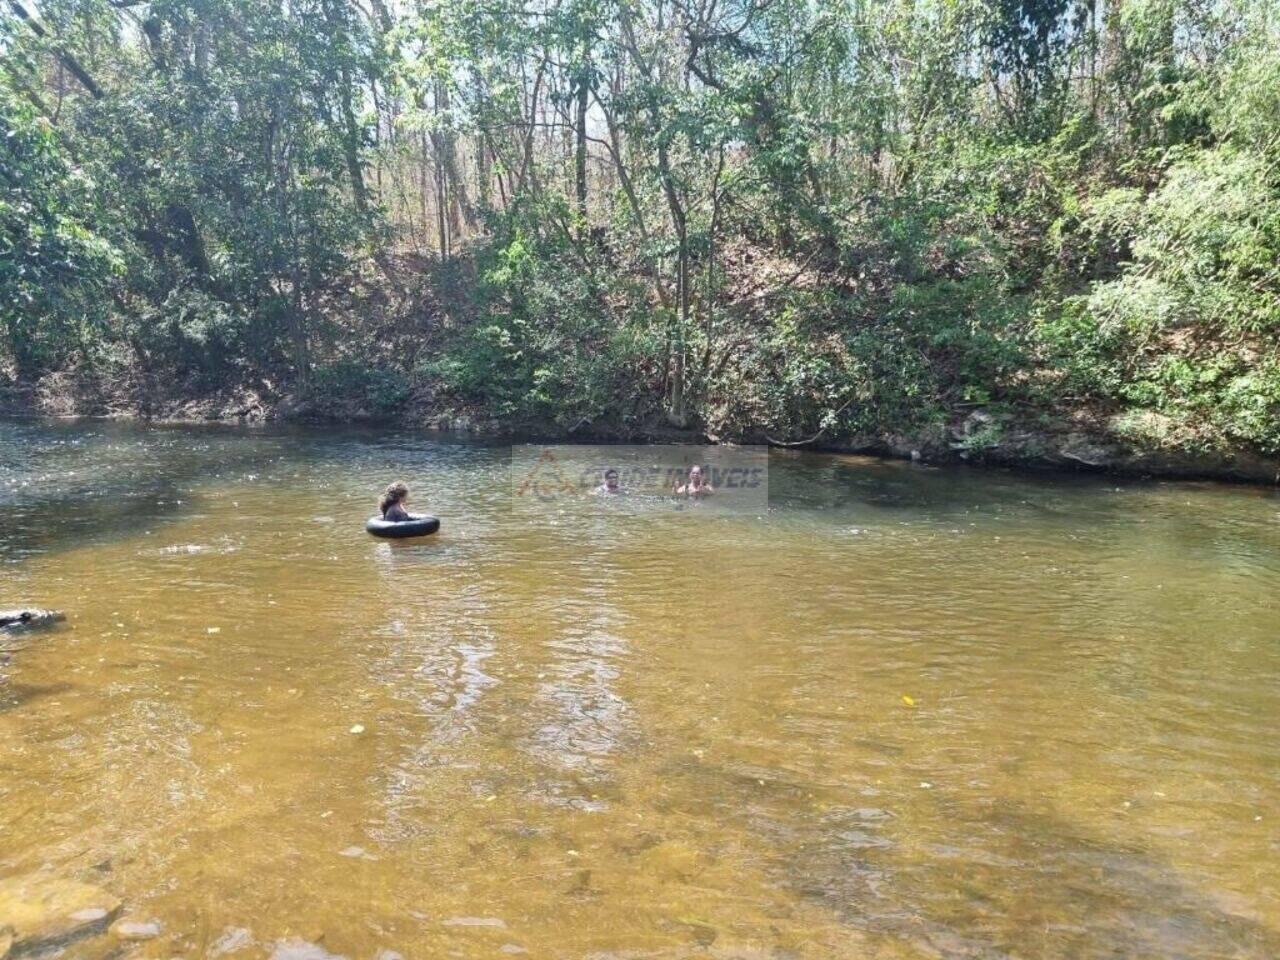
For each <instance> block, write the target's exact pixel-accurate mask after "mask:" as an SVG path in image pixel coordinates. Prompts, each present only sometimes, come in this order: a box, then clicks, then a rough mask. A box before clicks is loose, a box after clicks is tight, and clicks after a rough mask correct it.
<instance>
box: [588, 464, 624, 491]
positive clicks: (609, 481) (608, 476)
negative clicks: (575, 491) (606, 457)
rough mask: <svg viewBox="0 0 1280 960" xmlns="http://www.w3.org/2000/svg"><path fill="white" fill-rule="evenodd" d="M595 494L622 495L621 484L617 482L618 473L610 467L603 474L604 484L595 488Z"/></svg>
mask: <svg viewBox="0 0 1280 960" xmlns="http://www.w3.org/2000/svg"><path fill="white" fill-rule="evenodd" d="M595 492H596V493H622V492H623V491H622V484H621V483H619V482H618V471H617V470H615V469H614V468H613V467H610V468H609V469H608V470H606V471H605V472H604V483H602V484H600V486H598V487H596V490H595Z"/></svg>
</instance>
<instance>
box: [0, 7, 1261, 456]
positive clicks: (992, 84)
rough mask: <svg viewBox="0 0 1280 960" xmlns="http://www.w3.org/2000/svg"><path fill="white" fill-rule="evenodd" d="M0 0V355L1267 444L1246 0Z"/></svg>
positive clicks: (1256, 127)
mask: <svg viewBox="0 0 1280 960" xmlns="http://www.w3.org/2000/svg"><path fill="white" fill-rule="evenodd" d="M0 6H3V8H4V13H3V16H4V19H3V21H2V22H0V53H2V55H3V66H2V68H0V123H2V125H3V130H4V136H3V137H2V138H0V181H2V182H3V192H0V328H2V331H0V332H2V333H3V339H2V343H3V346H0V358H2V359H0V363H3V364H4V365H5V368H6V369H7V370H8V374H7V375H8V376H9V377H10V378H11V379H12V380H14V381H18V382H24V383H34V382H38V381H41V379H42V378H43V379H44V381H45V382H50V378H51V377H53V378H55V379H54V381H53V382H58V383H72V382H75V383H85V382H89V383H95V384H99V385H102V384H110V385H112V388H113V389H115V390H116V391H117V392H123V393H126V394H128V395H129V396H133V397H135V398H137V399H138V401H139V402H140V403H145V402H146V401H147V398H152V397H156V396H181V395H188V396H198V395H201V394H203V393H209V392H216V391H218V390H225V389H228V388H230V387H238V388H241V389H244V390H251V391H253V392H254V393H256V394H257V395H258V396H261V397H264V398H268V399H269V398H276V399H278V398H281V397H285V396H287V397H289V398H291V399H292V401H293V402H294V403H296V404H300V405H302V407H301V408H310V409H321V410H347V411H354V410H362V411H365V412H368V413H373V414H381V413H388V414H394V413H396V412H398V411H406V410H412V411H416V410H428V409H433V410H434V409H446V408H451V409H457V410H471V411H476V412H479V413H480V414H482V415H484V416H488V417H494V418H497V419H499V420H502V421H504V422H507V423H510V424H543V425H546V424H551V425H556V426H557V427H558V428H559V429H562V430H566V431H567V430H572V429H576V428H578V427H582V426H583V425H584V424H591V425H593V426H594V427H596V428H600V427H601V426H606V427H613V428H618V429H621V430H627V429H637V428H642V427H643V426H645V425H651V424H654V423H658V422H665V423H670V424H676V425H689V426H692V427H696V428H699V429H702V430H705V431H706V432H707V433H709V434H710V435H712V436H756V437H758V436H762V435H767V436H770V437H772V438H775V439H777V440H779V441H800V440H810V439H814V438H818V437H821V438H823V439H831V440H835V439H838V438H841V437H848V436H854V435H860V436H883V435H887V434H892V433H902V432H910V431H917V430H921V429H927V428H929V427H930V426H931V425H936V424H939V423H943V422H946V421H948V420H952V419H954V418H956V417H957V416H961V415H963V413H964V412H965V411H967V410H971V409H974V408H977V407H982V408H984V409H987V410H996V411H1001V410H1003V411H1016V412H1017V415H1018V416H1019V417H1020V418H1022V419H1024V420H1026V421H1028V422H1034V421H1035V420H1036V419H1037V418H1058V419H1063V418H1067V417H1075V418H1077V419H1079V418H1088V419H1089V420H1090V422H1092V423H1095V424H1099V425H1103V426H1104V427H1105V429H1107V430H1110V431H1113V432H1117V433H1119V434H1122V435H1126V436H1128V437H1130V438H1133V439H1134V440H1135V441H1137V442H1141V443H1145V444H1155V445H1168V446H1173V447H1184V448H1192V449H1213V448H1245V449H1253V450H1257V451H1261V452H1264V453H1275V452H1277V451H1280V348H1278V344H1280V338H1277V330H1278V329H1280V21H1278V20H1277V15H1278V14H1280V6H1278V5H1277V2H1276V0H1218V2H1213V3H1206V2H1202V0H1118V2H1116V3H1113V4H1107V5H1101V4H1098V3H1096V2H1094V0H914V2H912V0H908V2H895V0H833V2H821V3H819V2H814V0H405V2H404V3H403V4H395V5H392V4H389V3H387V2H384V0H291V2H288V3H285V2H279V0H153V2H137V0H2V2H0ZM58 377H61V378H63V379H62V380H57V379H56V378H58ZM68 389H69V388H68ZM991 441H992V438H991V437H988V436H985V435H984V430H978V431H976V432H974V433H972V434H971V436H970V437H969V440H968V441H967V442H970V443H971V444H973V445H975V446H979V447H980V446H981V445H982V444H983V443H987V442H991Z"/></svg>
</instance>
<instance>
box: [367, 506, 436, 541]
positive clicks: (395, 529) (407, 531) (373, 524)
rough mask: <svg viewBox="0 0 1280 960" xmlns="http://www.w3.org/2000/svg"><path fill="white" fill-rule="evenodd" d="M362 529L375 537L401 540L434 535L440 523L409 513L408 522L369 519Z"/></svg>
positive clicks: (425, 516) (424, 516) (423, 515)
mask: <svg viewBox="0 0 1280 960" xmlns="http://www.w3.org/2000/svg"><path fill="white" fill-rule="evenodd" d="M364 528H365V530H367V531H368V532H369V533H371V534H373V535H374V536H375V537H389V538H390V539H393V540H402V539H404V538H405V537H425V536H427V535H428V534H431V533H435V532H436V531H437V530H439V529H440V521H439V520H438V519H436V518H435V517H432V516H428V515H426V514H416V513H411V514H409V519H408V520H384V519H383V518H382V517H370V518H369V519H368V521H367V522H366V523H365V525H364Z"/></svg>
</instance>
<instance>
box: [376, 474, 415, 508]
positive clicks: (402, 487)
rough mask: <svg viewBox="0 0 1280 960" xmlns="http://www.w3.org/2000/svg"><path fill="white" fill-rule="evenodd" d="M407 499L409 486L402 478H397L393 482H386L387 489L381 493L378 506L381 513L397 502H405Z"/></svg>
mask: <svg viewBox="0 0 1280 960" xmlns="http://www.w3.org/2000/svg"><path fill="white" fill-rule="evenodd" d="M408 500H409V486H408V484H406V483H405V482H404V481H403V480H397V481H396V482H395V483H392V484H388V485H387V489H386V490H384V491H383V493H382V499H381V500H380V501H378V506H379V507H380V508H381V510H382V512H383V513H386V512H387V509H388V508H389V507H391V506H393V505H394V504H397V503H406V502H408Z"/></svg>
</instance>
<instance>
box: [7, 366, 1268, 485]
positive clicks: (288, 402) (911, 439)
mask: <svg viewBox="0 0 1280 960" xmlns="http://www.w3.org/2000/svg"><path fill="white" fill-rule="evenodd" d="M0 416H17V417H56V418H102V419H112V420H140V421H149V422H155V423H226V424H258V423H299V424H317V423H328V424H361V423H367V424H371V425H373V424H377V425H397V426H406V427H419V428H424V429H431V430H442V431H450V432H457V433H462V434H466V435H470V436H475V437H481V438H489V439H509V440H542V441H554V442H597V443H622V442H625V443H756V444H766V445H769V446H773V447H778V448H782V449H807V450H813V451H823V452H832V453H854V454H868V455H876V456H884V457H893V458H899V459H910V460H914V461H919V462H924V463H933V464H947V463H969V464H977V465H981V464H989V465H993V466H1001V467H1014V468H1019V469H1033V470H1034V469H1055V470H1063V469H1066V470H1081V471H1089V472H1104V473H1105V472H1110V473H1116V474H1121V475H1129V476H1151V477H1167V478H1173V479H1188V480H1190V479H1209V480H1224V481H1233V482H1245V483H1254V484H1264V485H1268V486H1274V485H1276V484H1280V457H1275V456H1265V455H1263V454H1260V453H1258V452H1257V451H1253V450H1248V449H1244V448H1230V447H1218V448H1205V447H1203V446H1197V445H1195V444H1194V443H1189V442H1188V439H1187V438H1180V437H1177V436H1175V435H1172V431H1171V429H1170V428H1169V426H1168V425H1167V424H1166V423H1163V422H1162V421H1161V420H1160V418H1158V417H1157V416H1155V415H1153V414H1148V415H1145V416H1141V417H1135V416H1134V415H1132V414H1111V415H1108V414H1106V413H1105V412H1100V411H1096V410H1084V409H1081V410H1075V411H1066V412H1062V413H1053V414H1049V413H1046V412H1045V411H1031V412H1018V411H1010V410H1006V409H1001V408H999V407H990V408H987V407H977V406H970V407H967V408H965V409H962V410H959V411H956V412H955V414H954V416H953V417H952V418H951V419H950V420H949V421H948V422H946V423H937V424H933V425H931V426H928V427H925V428H917V429H910V430H904V431H902V432H899V433H886V434H882V435H870V434H868V435H853V436H843V437H842V436H838V435H819V436H816V437H812V438H810V439H808V440H806V441H802V442H799V443H787V442H781V443H780V442H777V441H776V440H775V439H774V438H772V437H770V436H769V435H768V434H767V432H765V431H763V430H745V431H734V432H732V433H728V434H721V433H717V432H715V431H713V430H708V429H705V428H697V427H694V428H689V429H678V428H675V427H672V426H671V425H669V424H667V423H666V422H664V421H662V420H661V419H658V418H650V419H649V420H647V421H642V422H636V423H627V424H621V423H615V422H603V423H601V422H590V421H586V420H583V421H580V422H578V423H576V424H569V425H566V424H558V423H555V422H552V421H544V422H540V423H528V422H522V423H518V424H512V423H510V422H504V421H503V420H502V419H501V418H498V417H494V416H492V415H489V414H487V413H486V412H485V411H483V410H460V409H457V408H456V407H453V406H451V405H449V404H447V403H443V402H440V401H439V400H438V399H437V398H435V397H433V396H431V395H430V394H426V395H420V396H414V397H410V398H408V399H407V400H406V401H405V402H404V403H403V405H401V406H400V407H399V408H397V409H395V410H393V411H381V410H371V409H369V408H368V406H367V405H363V404H362V403H360V402H359V401H357V400H350V399H342V398H328V399H326V400H324V401H316V400H311V401H308V400H304V399H301V398H299V397H298V396H296V395H295V394H292V393H289V392H282V391H277V390H275V389H273V388H272V386H271V385H270V384H269V383H259V384H257V385H254V386H239V387H234V388H229V389H224V390H219V391H212V392H206V393H199V394H197V393H192V392H191V391H185V392H179V393H176V394H168V393H166V392H165V391H164V390H163V389H161V388H160V386H159V384H158V383H150V384H148V383H144V382H140V381H138V380H137V379H131V380H126V381H120V380H113V381H112V382H111V384H110V386H108V385H107V384H105V383H104V382H103V381H101V380H95V379H93V378H85V377H75V376H72V375H68V374H55V375H51V376H49V377H46V378H45V379H44V380H42V381H41V382H40V383H38V384H35V385H27V386H21V385H16V384H13V383H10V384H7V385H0Z"/></svg>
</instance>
